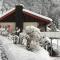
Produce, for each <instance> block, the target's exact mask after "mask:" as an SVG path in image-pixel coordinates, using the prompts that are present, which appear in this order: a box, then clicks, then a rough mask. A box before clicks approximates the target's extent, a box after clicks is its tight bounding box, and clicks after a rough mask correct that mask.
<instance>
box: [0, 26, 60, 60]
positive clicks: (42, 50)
mask: <svg viewBox="0 0 60 60" xmlns="http://www.w3.org/2000/svg"><path fill="white" fill-rule="evenodd" d="M19 31H20V30H19ZM19 31H18V32H19ZM18 32H17V31H16V32H14V33H9V32H8V30H4V29H3V28H2V29H0V58H1V60H57V59H56V58H53V57H56V56H58V55H59V54H60V52H59V51H58V50H57V49H54V48H55V46H54V47H53V46H51V41H50V39H49V38H48V37H45V36H42V35H41V32H40V30H39V29H38V28H36V27H34V26H27V27H26V28H25V29H24V30H23V31H22V32H21V33H19V36H18V35H17V33H18ZM51 50H52V55H51Z"/></svg>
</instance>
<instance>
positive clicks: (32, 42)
mask: <svg viewBox="0 0 60 60" xmlns="http://www.w3.org/2000/svg"><path fill="white" fill-rule="evenodd" d="M25 32H26V34H27V35H29V37H30V38H29V39H28V40H27V47H28V48H32V49H33V48H34V47H36V46H37V45H39V40H40V38H41V35H40V30H39V29H38V28H36V27H34V26H27V27H26V28H25Z"/></svg>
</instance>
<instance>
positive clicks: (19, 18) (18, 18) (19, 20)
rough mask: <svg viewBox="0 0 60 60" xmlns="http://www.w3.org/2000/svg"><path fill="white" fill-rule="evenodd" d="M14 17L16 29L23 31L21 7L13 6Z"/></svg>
mask: <svg viewBox="0 0 60 60" xmlns="http://www.w3.org/2000/svg"><path fill="white" fill-rule="evenodd" d="M15 7H16V9H15V17H16V27H18V28H20V30H21V31H22V29H23V11H22V10H23V5H16V6H15Z"/></svg>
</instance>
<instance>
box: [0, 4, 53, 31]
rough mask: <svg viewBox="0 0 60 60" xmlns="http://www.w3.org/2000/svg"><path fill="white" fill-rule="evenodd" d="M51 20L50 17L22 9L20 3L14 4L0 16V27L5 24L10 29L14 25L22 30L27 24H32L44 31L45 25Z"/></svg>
mask: <svg viewBox="0 0 60 60" xmlns="http://www.w3.org/2000/svg"><path fill="white" fill-rule="evenodd" d="M51 22H52V19H51V18H48V17H45V16H43V15H40V14H37V13H35V12H32V11H30V10H27V9H24V8H23V6H22V5H16V7H14V8H12V9H10V10H8V11H7V12H5V13H3V14H2V15H1V16H0V27H1V26H7V27H8V28H10V29H11V30H12V31H13V30H14V29H15V28H16V27H18V28H20V29H21V31H22V29H23V28H25V27H26V26H27V25H33V26H36V27H38V28H40V30H41V31H46V27H47V25H48V24H49V23H51Z"/></svg>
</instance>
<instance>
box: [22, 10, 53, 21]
mask: <svg viewBox="0 0 60 60" xmlns="http://www.w3.org/2000/svg"><path fill="white" fill-rule="evenodd" d="M23 11H24V12H27V13H30V14H32V15H35V16H38V17H42V18H43V19H46V20H49V21H52V19H51V18H49V17H46V16H43V15H40V14H37V13H35V12H32V11H30V10H27V9H23Z"/></svg>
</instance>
